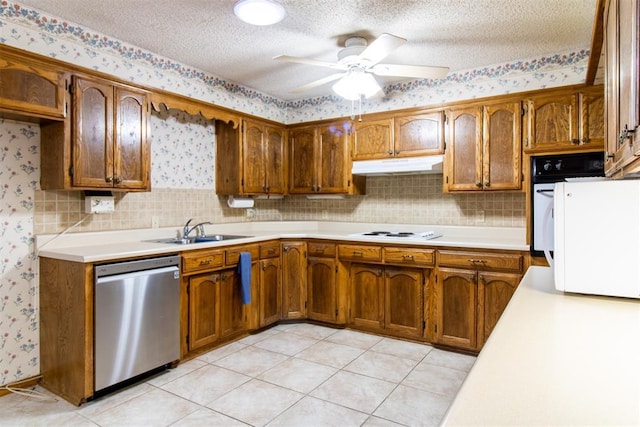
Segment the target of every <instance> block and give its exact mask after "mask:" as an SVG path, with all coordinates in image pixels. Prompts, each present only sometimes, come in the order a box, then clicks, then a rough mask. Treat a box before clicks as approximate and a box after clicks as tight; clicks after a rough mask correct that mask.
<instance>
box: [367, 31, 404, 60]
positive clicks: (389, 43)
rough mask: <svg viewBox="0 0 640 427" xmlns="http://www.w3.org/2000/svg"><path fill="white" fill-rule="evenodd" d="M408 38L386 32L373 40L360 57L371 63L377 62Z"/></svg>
mask: <svg viewBox="0 0 640 427" xmlns="http://www.w3.org/2000/svg"><path fill="white" fill-rule="evenodd" d="M406 41H407V40H406V39H403V38H402V37H398V36H394V35H392V34H387V33H384V34H382V35H381V36H380V37H378V38H377V39H375V40H374V41H373V43H371V44H370V45H369V46H368V47H367V48H366V49H365V50H364V51H363V52H362V53H361V54H360V58H362V59H364V60H366V61H368V62H369V63H370V64H372V65H373V64H377V63H378V62H380V61H382V60H383V59H384V58H385V57H386V56H387V55H389V54H390V53H391V52H393V51H394V50H395V49H397V48H398V47H400V46H402V45H403V44H404V43H405V42H406Z"/></svg>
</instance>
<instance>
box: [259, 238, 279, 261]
mask: <svg viewBox="0 0 640 427" xmlns="http://www.w3.org/2000/svg"><path fill="white" fill-rule="evenodd" d="M277 256H280V242H273V243H267V244H265V245H260V259H262V258H274V257H277Z"/></svg>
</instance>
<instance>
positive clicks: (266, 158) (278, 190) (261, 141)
mask: <svg viewBox="0 0 640 427" xmlns="http://www.w3.org/2000/svg"><path fill="white" fill-rule="evenodd" d="M285 141H286V132H285V130H284V128H283V127H279V126H275V125H270V124H268V123H266V122H260V121H257V120H249V119H245V120H243V121H242V125H241V126H240V127H239V128H238V127H236V128H234V127H233V125H231V124H227V123H224V122H220V121H218V122H216V193H218V194H223V195H247V196H249V195H264V194H266V195H269V194H278V195H282V194H285V193H286V191H287V184H286V172H285V171H286V158H285Z"/></svg>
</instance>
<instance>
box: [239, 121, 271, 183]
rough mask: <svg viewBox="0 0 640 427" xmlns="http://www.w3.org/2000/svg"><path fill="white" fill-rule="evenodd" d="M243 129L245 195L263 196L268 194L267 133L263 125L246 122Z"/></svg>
mask: <svg viewBox="0 0 640 427" xmlns="http://www.w3.org/2000/svg"><path fill="white" fill-rule="evenodd" d="M242 126H243V128H242V157H243V176H244V179H243V193H244V194H262V193H266V192H267V178H266V174H265V171H266V169H265V162H266V158H265V153H266V150H265V145H266V144H265V142H264V140H265V138H266V135H265V132H264V129H263V125H262V124H260V123H257V122H254V121H252V120H245V121H244V122H243V125H242Z"/></svg>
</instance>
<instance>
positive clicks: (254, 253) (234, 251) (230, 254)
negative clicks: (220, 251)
mask: <svg viewBox="0 0 640 427" xmlns="http://www.w3.org/2000/svg"><path fill="white" fill-rule="evenodd" d="M240 252H249V253H250V254H251V261H254V260H257V259H258V257H259V256H260V248H259V247H258V245H255V246H238V247H235V248H231V249H227V250H226V251H225V264H226V265H227V266H231V265H236V264H238V260H240Z"/></svg>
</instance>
